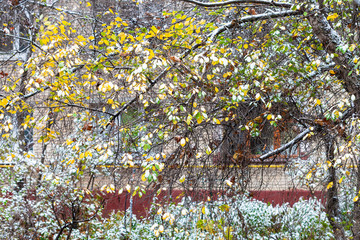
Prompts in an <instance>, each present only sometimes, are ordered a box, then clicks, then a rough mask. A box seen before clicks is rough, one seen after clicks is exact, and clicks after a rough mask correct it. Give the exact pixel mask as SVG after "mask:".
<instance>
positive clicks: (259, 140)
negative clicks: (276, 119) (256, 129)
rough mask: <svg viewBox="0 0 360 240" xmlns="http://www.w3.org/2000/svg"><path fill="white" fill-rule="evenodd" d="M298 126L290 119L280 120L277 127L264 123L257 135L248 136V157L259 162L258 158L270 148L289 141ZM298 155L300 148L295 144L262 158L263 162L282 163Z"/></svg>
mask: <svg viewBox="0 0 360 240" xmlns="http://www.w3.org/2000/svg"><path fill="white" fill-rule="evenodd" d="M298 129H299V127H298V126H297V125H296V124H294V123H293V122H292V121H284V122H280V123H279V124H278V126H277V127H273V126H270V124H269V123H265V127H264V128H263V130H262V131H261V132H260V135H259V136H258V137H250V136H249V138H248V142H247V147H248V148H249V152H250V156H249V157H250V159H251V161H253V162H260V160H258V158H259V157H260V156H261V155H263V154H266V153H268V152H270V151H272V150H275V149H277V148H279V147H281V145H283V144H285V143H288V142H290V141H291V140H292V139H294V138H295V137H296V136H297V134H298ZM299 155H300V148H299V146H298V145H297V144H295V145H294V146H292V147H290V148H288V149H286V150H285V151H283V152H282V153H280V154H279V155H277V156H276V157H275V158H270V159H266V160H264V162H265V163H268V162H274V163H282V162H285V161H286V160H287V159H289V158H296V157H299Z"/></svg>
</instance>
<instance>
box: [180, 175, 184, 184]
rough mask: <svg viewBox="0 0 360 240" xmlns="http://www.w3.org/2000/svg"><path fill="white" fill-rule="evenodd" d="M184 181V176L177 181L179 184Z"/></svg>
mask: <svg viewBox="0 0 360 240" xmlns="http://www.w3.org/2000/svg"><path fill="white" fill-rule="evenodd" d="M184 181H185V175H183V176H182V177H181V178H180V179H179V182H180V183H183V182H184Z"/></svg>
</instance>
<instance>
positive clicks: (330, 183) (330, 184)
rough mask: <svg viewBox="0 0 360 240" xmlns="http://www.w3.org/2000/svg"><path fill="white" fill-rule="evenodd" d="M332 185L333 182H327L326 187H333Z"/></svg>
mask: <svg viewBox="0 0 360 240" xmlns="http://www.w3.org/2000/svg"><path fill="white" fill-rule="evenodd" d="M333 185H334V183H333V182H329V184H328V185H327V187H326V188H327V189H330V188H332V187H333Z"/></svg>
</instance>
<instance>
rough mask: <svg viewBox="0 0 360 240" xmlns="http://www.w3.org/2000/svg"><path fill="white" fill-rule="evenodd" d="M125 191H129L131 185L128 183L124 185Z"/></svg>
mask: <svg viewBox="0 0 360 240" xmlns="http://www.w3.org/2000/svg"><path fill="white" fill-rule="evenodd" d="M125 188H126V191H128V192H130V191H131V186H130V185H129V184H128V185H126V187H125Z"/></svg>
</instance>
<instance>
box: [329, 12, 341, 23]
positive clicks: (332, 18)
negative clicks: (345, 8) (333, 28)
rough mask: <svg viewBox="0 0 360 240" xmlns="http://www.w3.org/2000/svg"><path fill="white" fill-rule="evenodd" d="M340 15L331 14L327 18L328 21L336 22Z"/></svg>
mask: <svg viewBox="0 0 360 240" xmlns="http://www.w3.org/2000/svg"><path fill="white" fill-rule="evenodd" d="M338 16H339V15H338V14H337V13H332V14H329V16H328V17H327V18H326V19H327V20H330V21H334V20H335V19H336V18H337V17H338Z"/></svg>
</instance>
